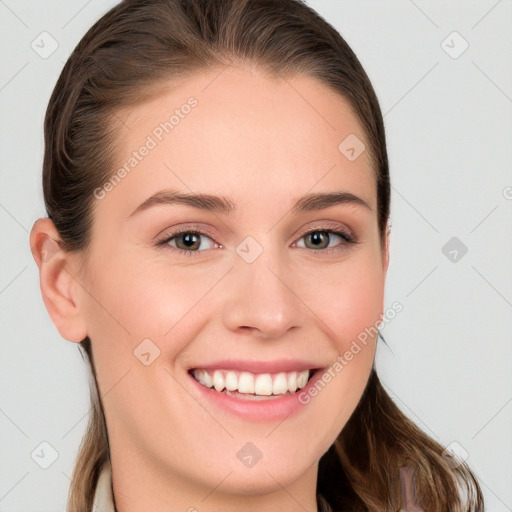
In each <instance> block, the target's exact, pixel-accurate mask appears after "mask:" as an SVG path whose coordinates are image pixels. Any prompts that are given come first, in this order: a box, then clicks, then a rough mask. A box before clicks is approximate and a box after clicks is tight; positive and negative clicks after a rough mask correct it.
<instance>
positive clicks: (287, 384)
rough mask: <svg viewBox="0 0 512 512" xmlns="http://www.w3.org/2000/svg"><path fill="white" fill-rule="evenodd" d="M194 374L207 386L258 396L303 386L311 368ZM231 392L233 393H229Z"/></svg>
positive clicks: (285, 391)
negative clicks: (277, 371) (271, 371)
mask: <svg viewBox="0 0 512 512" xmlns="http://www.w3.org/2000/svg"><path fill="white" fill-rule="evenodd" d="M193 375H194V377H195V379H196V380H197V381H199V382H200V383H201V384H203V386H206V387H207V388H212V387H213V388H214V389H215V390H216V391H219V392H227V391H229V392H231V391H234V392H236V391H238V393H244V394H251V395H256V396H271V395H286V394H287V393H295V391H297V388H298V389H301V388H303V387H304V386H305V385H306V384H307V383H308V379H309V375H310V371H309V370H304V371H301V372H281V373H275V374H271V373H258V374H254V373H250V372H239V371H235V370H213V371H212V370H205V369H200V368H198V369H196V370H194V371H193ZM228 394H231V393H228Z"/></svg>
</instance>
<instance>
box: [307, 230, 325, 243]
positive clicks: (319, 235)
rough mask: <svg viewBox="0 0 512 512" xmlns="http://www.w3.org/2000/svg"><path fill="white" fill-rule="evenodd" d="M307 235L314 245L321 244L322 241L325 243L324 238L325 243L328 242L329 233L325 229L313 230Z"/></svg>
mask: <svg viewBox="0 0 512 512" xmlns="http://www.w3.org/2000/svg"><path fill="white" fill-rule="evenodd" d="M309 236H310V237H311V241H312V243H313V245H315V246H318V245H321V244H322V242H324V243H325V240H327V244H328V243H329V234H328V233H326V232H325V231H314V232H313V233H310V235H309Z"/></svg>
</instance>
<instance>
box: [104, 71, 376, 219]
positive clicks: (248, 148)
mask: <svg viewBox="0 0 512 512" xmlns="http://www.w3.org/2000/svg"><path fill="white" fill-rule="evenodd" d="M117 118H118V119H119V123H118V125H119V126H118V129H117V131H116V148H115V152H114V155H113V156H114V161H115V163H114V169H113V173H114V174H115V173H116V172H117V174H118V175H122V177H121V178H120V179H116V180H115V183H114V182H112V183H113V186H111V187H109V192H108V194H107V195H106V197H105V199H106V200H104V201H101V203H102V204H101V205H100V208H101V209H102V210H105V211H107V210H110V211H109V212H108V213H109V215H113V216H118V217H127V216H128V215H129V214H130V213H131V212H132V211H133V209H134V208H136V207H137V206H138V204H140V203H141V202H142V201H143V200H144V199H145V198H146V197H148V196H149V195H151V194H153V193H155V192H157V191H158V190H160V189H164V188H173V189H179V190H182V191H184V192H205V193H211V194H220V195H225V196H230V197H234V198H237V200H236V202H237V204H240V205H243V204H249V203H251V204H255V203H258V199H260V200H261V201H263V202H264V203H265V208H266V209H269V208H270V209H272V210H275V211H277V210H278V209H279V207H281V208H282V207H283V206H285V205H284V204H283V201H285V202H286V203H288V202H290V203H291V202H292V200H293V199H295V198H298V197H300V196H302V195H304V194H306V193H307V192H321V191H327V190H334V189H336V190H347V191H349V192H351V193H354V194H356V195H359V196H361V197H363V198H364V200H365V201H366V202H368V203H369V204H370V205H371V206H372V207H375V204H376V197H375V194H376V184H375V174H374V171H373V169H372V166H371V161H370V156H369V147H368V143H367V141H366V138H365V135H364V133H363V129H362V125H361V123H360V122H359V120H358V118H357V116H356V115H355V114H354V112H353V110H352V108H351V106H350V105H349V103H348V102H347V100H345V99H344V98H343V97H342V96H341V95H339V94H337V93H336V92H334V91H332V90H331V89H330V88H328V87H326V86H325V85H323V84H322V83H320V82H318V81H317V80H315V79H312V78H309V77H305V76H299V75H294V76H288V77H270V76H268V75H266V74H264V73H262V72H260V71H258V70H256V69H254V68H240V67H234V66H228V67H227V68H220V69H210V70H208V71H203V72H200V73H197V74H196V75H194V76H192V77H189V78H187V79H186V80H184V81H183V82H182V83H180V84H178V85H176V84H175V85H174V86H172V87H171V86H170V87H169V88H168V89H167V90H166V91H165V92H162V93H160V94H158V95H157V96H156V97H153V98H152V99H151V100H149V101H146V102H144V103H141V104H138V105H136V106H133V107H130V108H129V109H124V110H121V111H119V112H118V115H117ZM365 145H366V149H365V150H363V148H364V146H365ZM348 146H351V147H353V148H355V151H356V152H357V153H359V152H360V151H362V152H361V153H360V155H359V156H357V153H356V156H357V158H355V159H354V158H353V154H354V152H353V151H352V153H350V152H349V153H347V151H346V150H347V147H348ZM348 149H349V150H350V149H351V148H350V147H349V148H348ZM347 155H348V156H347ZM350 157H351V158H350ZM121 169H124V172H118V171H120V170H121ZM270 196H272V197H273V198H274V199H275V204H269V201H270ZM261 201H260V204H263V203H262V202H261ZM240 208H242V206H240Z"/></svg>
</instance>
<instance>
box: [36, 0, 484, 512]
mask: <svg viewBox="0 0 512 512" xmlns="http://www.w3.org/2000/svg"><path fill="white" fill-rule="evenodd" d="M237 62H238V63H243V62H250V63H251V64H254V65H256V66H258V68H260V69H262V70H264V71H266V72H267V73H268V74H269V75H272V76H281V77H286V76H293V75H297V74H299V75H304V76H308V77H312V78H315V79H317V80H319V81H320V82H322V83H323V84H325V85H327V86H328V87H330V88H331V89H332V90H334V91H336V92H337V93H338V94H340V95H341V96H343V97H344V98H345V99H346V100H348V102H349V104H350V105H351V106H352V108H353V110H354V112H355V113H356V115H357V116H358V118H359V120H360V122H361V124H362V126H363V129H364V134H365V137H366V140H367V141H368V150H369V154H370V156H371V159H372V163H373V167H374V170H375V177H376V182H377V204H378V223H379V230H380V235H381V242H383V241H384V239H385V232H386V225H387V221H388V217H389V212H390V182H389V168H388V157H387V150H386V139H385V133H384V123H383V119H382V113H381V110H380V106H379V103H378V100H377V97H376V95H375V92H374V90H373V87H372V85H371V83H370V80H369V78H368V76H367V74H366V73H365V71H364V69H363V67H362V66H361V63H360V62H359V60H358V59H357V57H356V55H355V54H354V52H353V51H352V50H351V49H350V47H349V46H348V44H347V43H346V42H345V40H344V39H343V38H342V37H341V35H340V34H339V33H338V32H337V31H336V30H335V29H334V28H333V27H332V26H331V25H330V24H329V23H328V22H327V21H325V20H324V19H323V18H322V17H321V16H319V15H318V14H317V13H316V12H315V11H314V10H313V9H311V8H310V7H308V6H307V5H306V4H305V3H304V2H303V1H301V0H143V1H142V0H138V1H137V0H124V1H123V2H121V3H120V4H118V5H117V6H115V7H114V8H112V9H111V10H110V11H108V12H107V13H106V14H105V15H104V16H102V17H101V18H100V19H99V20H98V21H97V22H96V23H95V24H94V25H93V26H92V27H91V28H90V29H89V30H88V32H87V33H86V34H85V36H84V37H83V38H82V39H81V41H80V42H79V43H78V45H77V47H76V48H75V50H74V51H73V53H72V54H71V56H70V57H69V59H68V61H67V62H66V64H65V66H64V68H63V70H62V72H61V75H60V77H59V79H58V81H57V84H56V86H55V89H54V91H53V94H52V96H51V99H50V102H49V105H48V109H47V112H46V117H45V127H44V129H45V153H44V162H43V190H44V199H45V205H46V211H47V214H48V217H49V218H50V219H51V220H52V221H53V222H54V224H55V226H56V228H57V230H58V232H59V235H60V237H61V241H60V243H61V245H62V247H63V248H64V249H65V250H67V251H82V250H85V249H87V247H88V243H89V241H90V228H91V221H92V218H93V214H94V201H95V196H94V190H95V189H96V188H97V187H101V185H102V184H104V183H105V182H106V181H107V180H108V179H109V177H110V176H111V175H112V174H113V161H112V159H111V157H112V154H113V153H114V149H115V143H116V133H115V129H114V126H115V123H114V121H115V117H116V112H119V109H121V108H125V107H128V106H130V105H134V104H136V103H138V102H141V101H143V100H144V99H147V98H149V97H151V96H154V95H156V94H158V92H159V91H161V90H162V89H163V88H164V87H169V84H170V83H171V82H172V81H173V80H181V79H183V78H186V77H187V76H189V75H192V74H194V72H197V71H199V70H204V69H211V68H213V67H223V66H228V65H230V64H232V63H235V64H236V63H237ZM80 348H81V349H83V351H84V352H85V354H86V358H84V360H85V359H87V361H88V363H89V364H90V371H91V373H90V375H91V381H90V388H91V414H90V416H89V423H88V426H87V430H86V433H85V436H84V438H83V441H82V444H81V446H80V450H79V454H78V457H77V460H76V464H75V467H74V471H73V477H72V483H71V486H70V492H69V501H68V510H69V511H70V512H89V511H90V509H91V507H92V500H93V495H94V489H95V486H96V482H97V479H98V475H99V471H100V469H101V467H102V465H103V464H104V463H105V462H106V461H108V460H109V459H110V453H109V442H108V432H107V429H106V424H105V417H104V413H103V406H102V402H101V399H100V397H99V395H98V386H97V382H96V373H95V366H94V357H93V353H92V349H91V342H90V339H89V338H85V339H84V340H82V342H81V344H80ZM82 356H83V353H82ZM404 469H407V470H408V471H409V472H410V473H409V476H411V475H412V480H413V483H414V485H415V495H416V501H417V503H418V504H420V505H421V507H422V508H423V509H424V510H425V511H427V512H447V511H451V512H462V511H464V512H480V511H483V497H482V493H481V490H480V487H479V485H478V482H477V480H476V478H475V477H474V475H473V473H472V472H471V470H470V469H469V467H468V466H467V465H466V464H465V463H464V462H460V463H459V462H457V463H454V462H453V460H452V459H450V457H449V456H447V455H446V451H445V450H444V447H443V446H442V445H440V444H439V443H437V442H436V441H435V440H433V439H432V438H431V437H429V436H428V435H426V434H425V433H424V432H422V431H421V430H420V429H419V428H418V427H417V426H416V425H415V424H414V423H413V422H411V421H410V420H409V419H408V418H407V417H406V416H405V415H404V414H403V413H402V412H401V410H400V409H399V408H398V407H397V405H396V404H395V403H394V402H393V400H392V399H391V397H390V396H389V395H388V394H387V393H386V391H385V390H384V388H383V386H382V384H381V383H380V381H379V379H378V377H377V374H376V372H375V369H374V368H372V371H371V374H370V377H369V380H368V382H367V385H366V388H365V390H364V393H363V395H362V397H361V400H360V402H359V404H358V406H357V407H356V409H355V410H354V412H353V414H352V415H351V417H350V419H349V421H348V422H347V424H346V425H345V427H344V428H343V430H342V432H341V433H340V434H339V436H338V438H337V439H336V440H335V442H334V443H333V445H332V446H331V447H330V449H329V450H328V451H327V452H326V453H325V454H324V455H323V456H322V458H321V459H320V463H319V472H318V489H317V490H318V492H319V493H321V495H322V496H323V497H325V498H326V499H327V501H328V502H329V504H330V506H331V507H332V509H333V510H335V511H336V510H350V511H371V512H383V511H391V510H393V511H398V510H400V508H405V505H406V504H404V484H403V481H402V479H401V478H400V474H401V472H402V471H403V470H404Z"/></svg>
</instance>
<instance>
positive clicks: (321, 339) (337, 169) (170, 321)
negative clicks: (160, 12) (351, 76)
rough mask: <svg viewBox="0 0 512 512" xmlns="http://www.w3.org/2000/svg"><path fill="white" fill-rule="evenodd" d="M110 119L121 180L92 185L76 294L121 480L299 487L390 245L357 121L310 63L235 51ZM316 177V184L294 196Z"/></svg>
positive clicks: (365, 368)
mask: <svg viewBox="0 0 512 512" xmlns="http://www.w3.org/2000/svg"><path fill="white" fill-rule="evenodd" d="M191 98H192V99H191ZM173 115H174V117H171V116H173ZM118 119H119V121H118V127H117V132H116V138H117V144H118V147H117V150H116V153H115V161H116V167H115V171H116V175H117V177H118V178H117V179H115V178H114V180H112V182H111V183H110V185H107V186H105V187H102V188H101V190H99V189H97V190H96V192H95V201H94V203H95V213H94V223H93V229H92V243H91V246H90V249H89V251H88V252H87V255H86V260H84V261H85V267H84V269H82V270H83V272H82V273H80V274H78V275H79V276H80V282H81V284H82V286H83V288H82V287H81V286H77V287H76V293H77V294H78V295H77V297H78V304H79V310H80V316H81V318H82V320H83V322H84V325H85V326H86V331H87V335H88V336H89V337H90V338H91V341H92V346H93V353H94V359H95V364H96V370H97V376H98V384H99V388H100V393H101V395H102V397H103V404H104V408H105V415H106V421H107V427H108V432H109V441H110V447H111V456H112V464H113V470H114V474H115V480H114V481H115V482H116V483H115V485H116V484H117V482H124V483H123V484H119V485H124V488H123V489H122V490H120V491H119V493H120V494H121V495H122V496H129V495H130V493H132V492H134V491H133V489H136V488H137V489H138V488H140V487H141V486H142V485H144V486H145V488H148V487H147V486H150V488H152V489H155V488H156V487H159V488H162V489H163V488H164V487H165V485H166V484H168V482H169V481H174V482H176V483H179V484H180V489H183V491H184V492H186V490H192V489H195V490H196V491H197V489H198V488H201V489H203V490H204V496H206V495H207V494H208V493H210V492H212V490H213V489H215V491H214V492H213V494H212V496H210V497H209V498H208V500H211V502H212V503H213V500H214V499H216V498H215V496H222V495H225V494H226V493H236V494H260V493H264V492H272V491H276V492H277V491H280V492H282V487H286V488H287V489H288V492H289V493H292V494H294V495H295V496H299V495H301V493H305V492H309V493H311V492H312V491H314V485H315V483H316V472H317V463H318V460H319V458H320V457H321V456H322V455H323V454H324V453H325V451H326V450H327V449H328V448H329V446H330V445H331V444H332V443H333V441H334V439H335V438H336V437H337V435H338V434H339V432H340V431H341V430H342V429H343V427H344V425H345V423H346V422H347V420H348V419H349V417H350V415H351V414H352V412H353V411H354V408H355V407H356V405H357V403H358V401H359V400H360V397H361V395H362V393H363V390H364V387H365V385H366V382H367V379H368V376H369V373H370V370H371V367H372V364H373V359H374V354H375V344H376V338H375V337H372V336H369V337H367V340H366V344H362V343H361V342H360V341H357V340H358V335H360V333H362V332H364V331H365V329H368V328H370V327H372V326H376V325H378V323H377V322H378V320H379V316H380V315H381V314H382V313H383V296H384V282H385V274H386V268H387V256H386V254H387V253H386V251H385V248H383V247H382V246H381V244H380V240H379V231H378V224H377V196H376V180H375V174H374V170H373V169H372V167H371V164H370V160H369V151H368V145H367V141H366V140H365V138H364V135H363V132H362V128H361V125H360V123H359V122H358V120H357V118H356V117H355V115H353V114H352V111H351V109H350V108H349V106H348V103H347V102H346V101H345V100H344V99H343V98H342V97H340V96H339V95H337V94H335V93H334V92H332V91H331V90H330V89H328V88H326V87H325V86H324V85H322V84H320V83H319V82H317V81H315V80H312V79H309V78H305V77H294V78H288V79H286V80H284V79H271V78H269V77H267V76H266V75H263V74H260V73H259V72H257V71H256V70H254V69H245V68H244V69H242V68H235V67H228V68H227V69H225V70H224V71H222V70H219V69H217V70H214V71H213V70H210V71H208V72H204V73H201V74H198V75H196V76H195V77H194V78H192V79H188V80H186V81H185V82H183V83H182V84H181V85H180V86H179V87H176V88H173V89H172V91H171V92H166V93H164V95H161V96H159V97H158V98H157V99H152V100H151V101H148V102H146V103H144V104H140V105H138V106H136V107H134V108H131V109H129V110H128V109H127V110H125V111H121V112H118ZM347 137H349V139H347V141H345V142H344V143H343V144H341V143H342V142H343V141H344V140H345V139H346V138H347ZM356 137H357V138H356ZM362 141H364V143H365V144H366V145H367V146H366V147H367V149H366V150H363V146H362V145H361V144H362ZM340 144H341V148H340ZM141 148H142V149H141ZM143 148H145V149H143ZM351 148H353V149H351ZM361 151H362V152H361ZM123 166H124V171H125V172H123V171H119V172H118V171H117V170H118V169H121V168H123ZM157 193H158V194H160V196H158V197H159V199H158V200H156V199H153V200H152V201H150V202H149V203H145V202H146V201H148V198H150V197H152V196H153V195H154V194H157ZM317 194H320V195H323V194H326V195H329V196H325V198H324V199H323V200H322V199H321V198H320V199H319V198H317V199H312V200H310V201H305V198H307V197H308V196H314V195H317ZM331 194H334V195H331ZM336 194H339V195H338V196H337V198H338V200H333V198H336V196H335V195H336ZM343 194H345V196H343ZM347 194H351V196H349V195H347ZM173 195H174V196H176V195H177V196H180V195H187V196H190V198H193V197H194V196H196V195H207V196H212V198H206V199H204V200H202V201H201V200H199V199H194V200H192V199H181V200H174V201H173V200H172V198H173ZM344 198H345V199H344ZM347 198H348V199H347ZM357 198H358V199H357ZM143 204H146V206H145V207H142V206H141V205H143ZM297 205H298V206H297ZM327 230H331V231H332V232H338V233H340V234H335V233H332V232H331V233H329V232H328V231H327ZM326 231H327V232H326ZM177 232H182V233H181V234H176V233H177ZM183 232H184V233H183ZM197 232H200V233H201V234H197ZM308 233H309V234H308ZM166 240H167V241H166ZM349 240H354V242H351V241H349ZM355 242H357V243H355ZM187 250H189V251H190V252H186V251H187ZM78 271H79V270H78V266H77V272H78ZM354 340H356V341H357V343H358V345H359V346H360V350H359V351H358V352H357V353H355V350H352V356H353V357H352V358H350V360H349V358H347V357H345V354H346V353H347V351H350V349H351V346H352V347H354V345H353V342H354ZM338 356H340V359H338V362H339V364H338V365H335V366H333V367H332V368H331V370H330V375H331V378H330V379H329V378H328V377H327V378H325V380H322V379H321V376H322V373H323V371H322V370H320V371H317V372H316V373H314V376H313V377H314V378H313V381H314V382H310V383H309V384H308V385H307V386H306V387H305V388H303V389H302V390H301V389H298V390H297V392H295V393H291V392H290V391H289V386H293V385H294V381H295V380H298V383H299V385H301V386H303V385H304V381H301V379H304V378H305V377H304V375H302V376H301V373H302V374H304V371H307V370H314V369H323V370H324V371H326V370H327V369H328V368H329V366H331V365H333V363H335V361H336V360H337V358H338ZM341 358H343V359H341ZM340 368H341V369H340ZM194 369H196V370H199V371H198V372H196V374H197V376H201V375H203V377H202V380H203V381H204V382H205V384H206V385H205V384H201V383H199V382H198V381H197V380H196V379H195V378H194V377H193V375H192V372H193V370H194ZM203 369H208V372H207V373H208V375H206V376H204V372H203V371H201V370H203ZM215 370H219V371H217V372H215ZM278 374H280V375H278ZM283 374H284V375H283ZM209 378H210V379H212V382H213V383H212V385H216V386H218V387H219V388H220V389H222V388H223V387H224V386H225V385H229V386H230V387H231V388H232V389H233V388H236V389H238V386H240V389H241V390H242V391H250V390H251V389H252V388H251V386H256V392H259V393H261V394H262V395H263V398H261V399H260V400H251V399H249V398H240V397H237V396H232V395H228V394H226V393H225V392H221V391H217V390H216V389H215V387H212V388H208V387H207V385H208V384H209V382H208V380H209ZM319 379H320V381H321V382H320V381H319ZM327 380H328V382H325V381H327ZM322 383H323V385H320V384H322ZM312 384H315V386H316V389H317V391H316V393H315V391H311V389H312V387H311V386H312ZM244 386H247V387H244ZM292 389H293V388H292ZM270 390H272V392H275V393H276V394H278V395H279V396H281V398H277V399H276V398H272V397H270V398H269V397H268V396H267V395H265V393H268V392H270ZM284 392H287V395H286V396H285V397H283V396H282V394H283V393H284ZM245 396H247V395H245ZM116 479H118V480H116ZM114 489H116V487H114ZM189 506H190V505H189ZM199 509H200V508H199Z"/></svg>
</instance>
